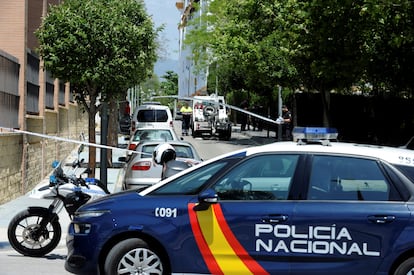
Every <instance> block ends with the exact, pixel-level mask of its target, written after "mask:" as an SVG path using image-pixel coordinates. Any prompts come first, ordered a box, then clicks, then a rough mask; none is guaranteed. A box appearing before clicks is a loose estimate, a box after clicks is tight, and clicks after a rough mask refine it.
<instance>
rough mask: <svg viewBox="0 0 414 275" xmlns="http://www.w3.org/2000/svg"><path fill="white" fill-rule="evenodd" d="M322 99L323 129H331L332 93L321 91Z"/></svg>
mask: <svg viewBox="0 0 414 275" xmlns="http://www.w3.org/2000/svg"><path fill="white" fill-rule="evenodd" d="M321 97H322V107H323V112H322V122H323V127H331V93H330V91H327V90H325V89H321Z"/></svg>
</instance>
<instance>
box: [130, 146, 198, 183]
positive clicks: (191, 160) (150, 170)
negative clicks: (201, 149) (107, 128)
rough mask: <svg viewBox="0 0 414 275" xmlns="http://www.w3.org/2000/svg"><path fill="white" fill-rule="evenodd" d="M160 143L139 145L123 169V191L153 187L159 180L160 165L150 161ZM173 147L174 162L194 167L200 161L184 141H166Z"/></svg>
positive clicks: (193, 150) (191, 147)
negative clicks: (181, 162) (175, 156)
mask: <svg viewBox="0 0 414 275" xmlns="http://www.w3.org/2000/svg"><path fill="white" fill-rule="evenodd" d="M160 143H162V142H160V141H147V142H143V143H139V145H138V146H137V147H136V149H135V151H136V152H137V153H135V154H133V156H132V157H131V158H130V159H129V161H128V162H127V163H126V164H125V167H124V171H123V172H124V181H123V189H141V188H145V187H148V186H150V185H153V184H155V183H157V182H159V181H160V180H161V174H162V165H158V164H156V163H155V162H154V161H153V160H152V154H153V152H154V149H155V147H157V145H159V144H160ZM167 143H169V144H170V145H171V146H173V147H174V149H175V152H176V155H177V158H176V160H180V161H185V162H187V163H188V164H190V165H196V164H198V163H200V162H201V161H202V159H201V158H200V156H199V155H198V153H197V151H196V150H195V148H194V147H193V145H191V143H189V142H186V141H180V140H178V141H168V142H167Z"/></svg>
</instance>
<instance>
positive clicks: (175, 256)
mask: <svg viewBox="0 0 414 275" xmlns="http://www.w3.org/2000/svg"><path fill="white" fill-rule="evenodd" d="M293 135H294V140H295V142H293V141H285V142H275V143H272V144H269V145H264V146H259V147H250V148H246V149H242V150H238V151H235V152H232V153H228V154H225V155H222V156H219V157H216V158H213V159H209V160H207V161H204V162H202V163H200V164H198V165H196V166H193V167H191V168H189V169H187V170H184V171H182V172H180V173H178V174H175V175H173V176H171V177H169V178H167V179H165V180H163V181H161V182H159V183H157V184H155V185H153V186H150V187H148V188H146V189H143V190H141V191H136V190H135V191H134V190H131V191H127V192H121V193H118V194H113V195H110V196H108V197H105V198H103V199H100V200H99V201H95V202H91V203H88V204H86V205H84V206H82V207H81V208H80V209H78V211H77V213H76V215H75V217H74V219H73V221H72V223H71V225H70V226H69V233H68V238H67V247H68V256H67V258H66V264H65V267H66V270H68V271H70V272H73V273H76V274H81V273H83V274H85V273H88V274H96V273H98V272H99V273H100V274H117V273H121V271H123V270H129V272H136V273H140V271H142V270H145V271H146V272H148V273H152V272H153V273H154V274H307V275H308V274H315V275H320V274H364V275H373V274H378V275H379V274H392V275H405V274H412V273H413V272H414V253H413V251H414V234H413V232H414V218H413V217H414V177H413V175H414V152H413V151H412V150H407V149H401V148H391V147H383V146H371V145H363V144H355V143H343V142H337V141H336V138H337V133H335V131H333V130H332V129H325V128H303V129H302V128H298V129H296V128H295V129H294V131H293ZM91 244H93V245H91Z"/></svg>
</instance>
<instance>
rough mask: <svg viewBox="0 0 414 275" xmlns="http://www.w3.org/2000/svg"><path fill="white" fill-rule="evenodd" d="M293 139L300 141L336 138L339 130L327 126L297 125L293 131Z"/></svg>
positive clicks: (322, 141) (324, 141)
mask: <svg viewBox="0 0 414 275" xmlns="http://www.w3.org/2000/svg"><path fill="white" fill-rule="evenodd" d="M292 134H293V139H294V140H297V141H299V142H321V143H323V144H325V143H326V141H328V142H329V141H330V140H336V139H337V138H338V130H337V129H336V128H325V127H295V128H294V129H293V131H292Z"/></svg>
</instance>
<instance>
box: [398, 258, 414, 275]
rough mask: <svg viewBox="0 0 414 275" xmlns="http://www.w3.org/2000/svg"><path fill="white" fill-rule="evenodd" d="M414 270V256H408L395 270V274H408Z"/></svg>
mask: <svg viewBox="0 0 414 275" xmlns="http://www.w3.org/2000/svg"><path fill="white" fill-rule="evenodd" d="M413 272H414V257H412V258H408V259H407V260H405V261H404V262H402V263H401V264H400V265H399V266H398V268H397V269H396V270H395V272H394V275H407V274H413Z"/></svg>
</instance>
